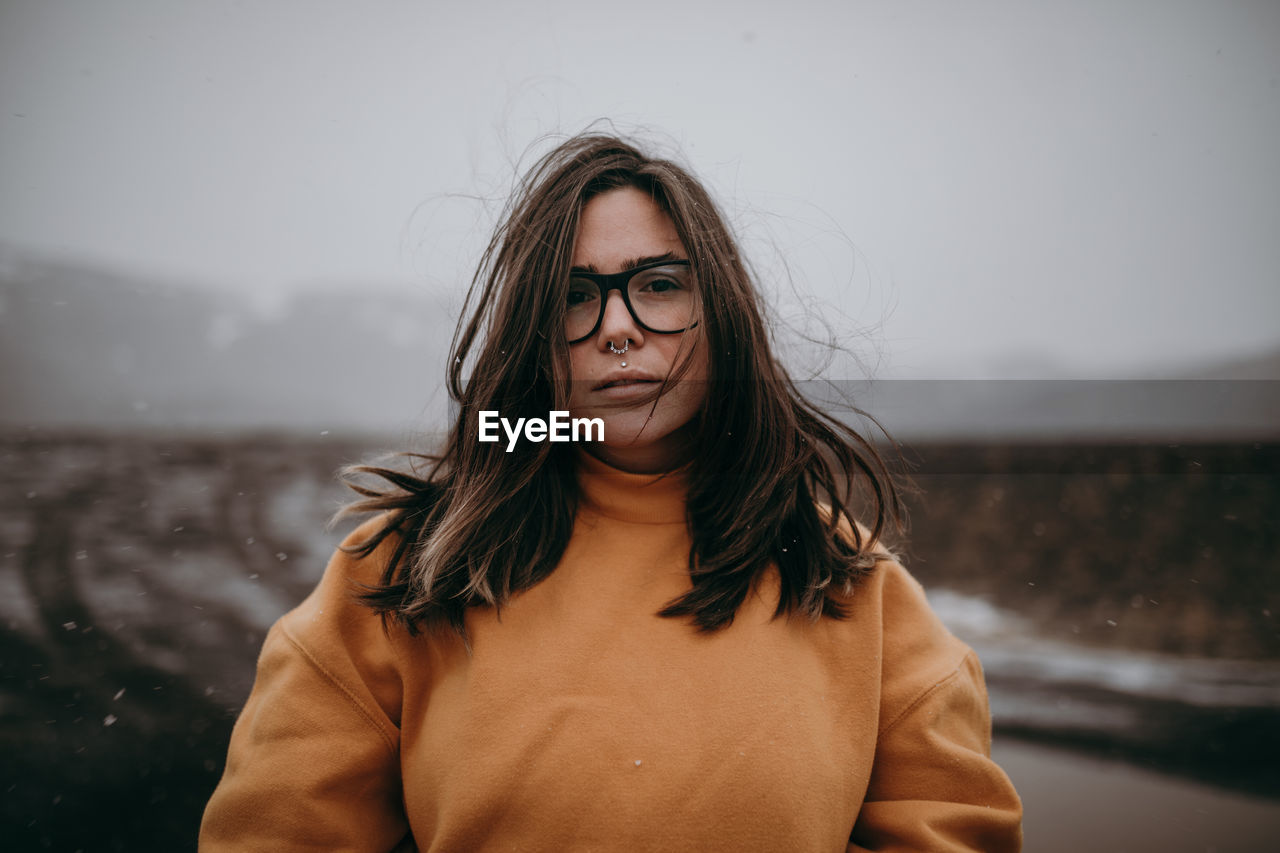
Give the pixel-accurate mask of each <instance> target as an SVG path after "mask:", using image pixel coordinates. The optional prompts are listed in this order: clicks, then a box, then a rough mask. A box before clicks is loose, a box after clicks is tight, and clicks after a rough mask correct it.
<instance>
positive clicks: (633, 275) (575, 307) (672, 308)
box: [564, 261, 698, 344]
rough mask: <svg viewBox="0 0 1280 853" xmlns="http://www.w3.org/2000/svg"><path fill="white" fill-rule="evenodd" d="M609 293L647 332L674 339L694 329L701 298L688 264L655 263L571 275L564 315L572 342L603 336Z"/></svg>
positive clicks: (567, 335) (567, 332)
mask: <svg viewBox="0 0 1280 853" xmlns="http://www.w3.org/2000/svg"><path fill="white" fill-rule="evenodd" d="M611 290H617V291H620V292H621V293H622V302H623V304H625V305H626V306H627V311H628V312H630V314H631V319H633V320H635V321H636V325H637V326H639V327H640V328H642V329H644V330H645V331H646V332H656V333H658V334H660V335H673V334H675V333H677V332H683V331H684V330H685V329H688V328H690V327H692V326H694V325H696V324H695V323H694V322H693V315H694V311H695V310H696V306H697V302H698V298H697V290H696V288H695V287H694V282H693V270H692V268H691V267H690V266H689V262H688V261H655V262H653V263H650V264H641V265H640V266H638V267H632V268H631V269H629V270H624V271H622V272H620V273H613V274H611V275H603V274H601V273H594V272H573V273H572V274H570V276H569V294H568V296H567V297H566V298H565V314H564V333H565V337H567V338H568V339H569V343H571V344H576V343H579V342H581V341H585V340H586V339H587V338H589V337H591V336H592V335H594V334H595V333H596V332H597V331H599V329H600V324H601V323H602V322H603V321H604V309H605V305H606V303H608V301H609V291H611Z"/></svg>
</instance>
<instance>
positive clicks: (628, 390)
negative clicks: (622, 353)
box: [591, 370, 662, 397]
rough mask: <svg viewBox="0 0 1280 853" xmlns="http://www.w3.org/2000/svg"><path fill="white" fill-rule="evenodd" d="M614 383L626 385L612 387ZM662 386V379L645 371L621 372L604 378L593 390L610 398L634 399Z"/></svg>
mask: <svg viewBox="0 0 1280 853" xmlns="http://www.w3.org/2000/svg"><path fill="white" fill-rule="evenodd" d="M613 382H618V383H625V384H619V385H611V384H610V383H613ZM661 384H662V380H661V379H659V378H658V377H656V376H651V375H649V374H648V373H645V372H643V371H639V370H620V371H615V372H613V373H610V374H608V375H607V376H605V377H604V378H602V379H601V380H600V381H599V382H598V383H596V385H595V387H594V388H592V389H591V390H592V391H593V392H595V393H597V394H604V395H605V396H608V397H634V396H643V395H646V394H648V393H650V391H651V390H652V389H653V386H655V385H661Z"/></svg>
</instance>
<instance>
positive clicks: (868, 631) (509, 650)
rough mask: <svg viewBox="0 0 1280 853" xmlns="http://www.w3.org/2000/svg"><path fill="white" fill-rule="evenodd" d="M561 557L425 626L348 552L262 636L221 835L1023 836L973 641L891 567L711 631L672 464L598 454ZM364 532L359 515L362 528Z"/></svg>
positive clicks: (210, 836) (710, 839) (210, 843)
mask: <svg viewBox="0 0 1280 853" xmlns="http://www.w3.org/2000/svg"><path fill="white" fill-rule="evenodd" d="M581 481H582V489H583V502H582V506H581V508H580V510H579V513H578V518H577V520H576V522H575V526H574V532H573V536H572V539H571V540H570V542H569V546H568V550H567V551H566V552H565V555H564V558H563V559H562V561H561V563H560V565H559V566H558V567H557V568H556V570H555V571H554V572H553V573H552V574H551V576H550V577H548V578H547V579H546V580H545V581H543V582H542V583H540V584H538V585H537V586H535V587H534V588H532V589H530V590H528V591H526V592H524V593H521V594H520V595H518V596H517V597H515V598H514V599H513V600H512V601H511V602H510V604H509V605H508V606H506V607H504V608H502V610H501V613H497V612H494V611H493V610H484V609H473V610H471V611H468V615H467V629H468V632H469V635H470V638H471V642H472V649H471V652H470V653H468V652H467V650H466V649H465V648H464V647H463V645H462V643H461V641H460V640H458V639H457V638H456V637H454V636H453V635H452V634H450V633H447V632H443V631H441V632H429V633H427V634H426V635H419V636H417V637H410V636H409V635H408V634H407V633H406V632H404V631H403V630H401V629H400V628H398V627H395V626H394V625H393V626H391V627H390V628H389V630H386V631H384V628H383V625H382V622H381V619H380V618H379V617H378V616H377V615H376V614H375V613H373V612H372V611H371V610H369V609H367V608H366V607H364V606H363V605H361V604H359V603H357V602H356V601H355V600H354V599H353V595H352V591H353V582H364V583H374V582H376V581H377V580H378V578H379V576H380V573H381V566H382V565H383V564H384V563H383V561H384V560H385V559H386V557H387V551H388V547H389V546H388V543H384V547H383V548H381V549H379V551H377V552H375V553H374V554H372V555H371V556H370V557H368V558H366V559H363V560H356V559H353V558H352V557H350V556H348V555H346V554H344V553H342V552H338V553H337V554H336V555H335V556H334V558H333V560H332V561H331V562H330V564H329V566H328V569H327V570H326V572H325V574H324V578H323V579H322V580H321V582H320V584H319V586H318V587H317V588H316V590H315V591H314V592H313V593H312V594H311V595H310V596H309V597H308V598H307V599H306V600H305V601H304V602H303V603H302V604H301V605H299V606H298V607H297V608H296V609H295V610H293V611H291V612H290V613H288V614H286V615H285V616H284V617H282V618H281V619H280V620H279V621H278V622H277V623H276V624H275V625H274V626H273V627H272V629H271V631H270V633H269V634H268V636H267V639H266V642H265V645H264V646H263V649H262V655H261V658H260V660H259V662H258V673H257V680H256V682H255V684H254V688H253V692H252V694H251V695H250V697H249V700H248V702H247V704H246V705H245V707H244V710H243V712H242V713H241V715H240V717H239V719H238V721H237V722H236V726H235V730H234V732H233V734H232V737H231V746H230V751H229V754H228V756H227V766H226V771H225V773H224V775H223V777H222V781H221V782H220V783H219V785H218V788H217V790H216V791H215V792H214V795H213V798H212V799H211V800H210V802H209V805H208V808H207V809H206V812H205V816H204V822H203V824H202V826H201V833H200V849H201V850H203V851H207V853H214V851H222V850H235V851H258V850H260V851H273V853H280V851H300V850H312V851H315V850H347V851H390V850H393V849H402V850H413V849H415V848H414V845H415V844H416V848H417V849H419V850H423V851H497V850H504V851H505V850H514V851H588V850H593V851H600V850H619V851H719V850H731V851H771V853H773V852H774V851H861V850H885V851H887V850H893V851H907V850H912V851H939V852H941V851H959V850H966V851H985V853H1000V851H1016V850H1018V849H1019V848H1020V844H1021V804H1020V802H1019V800H1018V796H1017V794H1016V793H1015V792H1014V789H1013V786H1012V785H1011V784H1010V782H1009V779H1008V777H1007V776H1006V775H1005V774H1004V773H1003V772H1002V771H1001V770H1000V768H999V767H998V766H996V765H995V764H994V763H993V762H992V761H991V759H990V758H989V752H990V718H989V714H988V708H987V696H986V690H985V686H984V684H983V678H982V670H981V668H980V666H979V663H978V660H977V658H976V657H975V656H974V654H973V652H972V651H971V650H970V649H969V648H968V647H966V646H965V645H964V644H963V643H961V642H960V641H959V640H957V639H956V638H955V637H953V636H952V635H951V634H949V633H948V632H947V630H946V629H945V628H944V627H943V626H942V624H941V623H940V622H939V621H938V619H937V618H936V617H935V616H934V614H933V613H932V611H931V610H930V609H929V606H928V604H927V603H926V601H925V597H924V594H923V592H922V590H921V588H920V586H919V584H917V583H916V582H915V581H914V580H913V579H912V578H911V577H910V576H909V575H908V574H907V572H906V571H905V570H904V569H903V568H902V567H901V566H899V565H897V564H896V563H882V564H881V565H880V567H879V568H878V569H877V570H876V572H875V573H874V575H872V576H871V577H870V578H868V579H866V580H865V581H864V582H863V583H862V584H861V585H860V586H859V587H858V588H857V589H856V590H855V591H854V592H853V594H852V595H851V596H850V597H849V604H850V611H851V613H850V617H849V618H848V619H847V620H842V621H837V620H833V619H825V618H824V619H823V620H821V621H819V622H816V623H815V622H811V621H810V620H808V619H806V618H804V617H800V616H793V617H791V618H780V619H775V618H773V611H774V606H775V603H776V601H777V585H776V580H775V581H774V582H773V583H767V582H766V583H764V584H762V585H761V586H760V589H759V591H758V593H757V594H755V595H753V596H752V597H750V598H749V599H748V600H747V602H746V603H745V604H744V605H743V607H742V609H741V610H740V611H739V612H738V615H737V618H736V619H735V620H734V622H733V624H732V625H731V626H730V627H728V628H726V629H724V630H722V631H719V632H717V633H714V634H710V635H700V634H698V633H697V632H695V631H694V629H693V628H691V627H690V626H689V625H688V624H687V623H686V622H684V621H681V620H674V619H664V618H660V617H658V616H656V615H655V613H656V612H657V611H658V610H660V609H661V608H662V606H663V605H664V604H666V603H667V602H668V601H670V600H671V599H672V598H674V597H676V596H677V595H679V594H680V593H682V592H684V591H685V590H687V589H688V588H689V585H690V581H689V577H688V571H687V556H688V553H689V547H690V540H689V534H688V531H687V529H686V525H685V519H684V496H685V492H684V486H683V484H682V483H681V481H680V480H679V479H678V478H677V477H665V478H656V477H651V476H643V475H633V474H626V473H622V472H619V471H616V470H615V469H612V468H609V467H607V466H605V465H604V464H603V463H599V462H596V461H594V460H592V459H590V458H586V459H585V462H584V467H583V469H582V473H581ZM368 532H369V527H368V526H366V527H365V528H362V529H361V530H360V531H357V533H356V534H355V536H357V537H363V536H364V535H366V534H367V533H368Z"/></svg>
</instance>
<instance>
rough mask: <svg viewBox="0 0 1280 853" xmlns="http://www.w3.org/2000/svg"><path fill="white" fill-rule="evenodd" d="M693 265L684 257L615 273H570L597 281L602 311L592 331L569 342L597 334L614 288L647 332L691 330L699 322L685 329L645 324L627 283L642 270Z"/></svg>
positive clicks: (572, 342)
mask: <svg viewBox="0 0 1280 853" xmlns="http://www.w3.org/2000/svg"><path fill="white" fill-rule="evenodd" d="M691 266H693V265H692V264H691V263H690V262H689V261H688V260H686V259H683V258H682V259H678V260H670V261H652V262H650V263H647V264H641V265H640V266H638V267H632V268H631V269H629V270H623V271H622V272H615V273H598V272H582V271H575V272H573V273H570V275H569V278H570V279H575V278H585V279H587V280H589V281H592V282H595V285H596V287H597V288H599V290H600V313H599V314H597V315H596V322H595V324H594V325H592V327H591V331H589V332H587V333H586V334H585V335H583V336H582V337H579V338H574V339H573V340H571V341H569V343H570V344H580V343H582V342H583V341H585V340H587V339H588V338H590V337H593V336H594V335H595V334H596V332H598V331H600V324H601V323H603V322H604V310H605V308H607V307H608V306H609V292H610V291H613V290H616V291H618V292H619V293H621V294H622V304H623V305H626V306H627V313H628V314H630V315H631V319H632V320H634V321H635V324H636V325H637V326H639V327H640V328H642V329H644V330H645V331H646V332H652V333H653V334H655V335H678V334H680V333H681V332H687V331H689V330H690V329H692V328H693V327H694V326H696V325H698V324H697V323H696V322H693V323H690V324H689V325H687V326H685V327H684V328H683V329H655V328H653V327H651V326H647V325H645V323H644V321H642V320H641V319H640V317H639V316H638V315H637V314H636V309H635V308H633V307H632V306H631V297H630V296H629V295H628V291H627V285H629V284H630V283H631V279H632V278H634V277H635V275H636V273H641V272H644V271H645V270H651V269H655V268H657V267H691Z"/></svg>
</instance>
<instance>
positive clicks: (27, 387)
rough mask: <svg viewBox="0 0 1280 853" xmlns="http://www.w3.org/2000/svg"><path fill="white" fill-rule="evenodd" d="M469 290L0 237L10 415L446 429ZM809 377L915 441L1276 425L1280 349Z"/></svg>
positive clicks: (2, 361) (2, 411)
mask: <svg viewBox="0 0 1280 853" xmlns="http://www.w3.org/2000/svg"><path fill="white" fill-rule="evenodd" d="M460 297H461V294H460V293H459V294H443V293H438V292H437V293H429V292H427V291H425V290H424V291H420V292H417V291H412V290H397V289H391V288H387V287H374V286H368V285H359V284H356V285H352V286H347V287H342V288H338V287H329V288H326V289H323V290H306V291H297V292H294V293H292V294H290V295H288V296H285V297H283V298H281V299H279V300H276V301H273V302H270V303H267V302H259V303H258V304H254V301H253V300H252V299H246V298H245V297H243V296H237V295H233V294H230V293H227V292H219V291H215V290H213V289H210V288H198V287H179V286H175V285H173V284H170V283H165V282H162V281H156V280H146V279H136V278H132V277H127V276H124V275H120V274H112V273H106V272H103V271H101V270H96V269H92V268H90V267H87V266H77V265H75V264H70V263H64V262H57V261H51V260H48V259H44V258H39V257H35V256H32V255H29V254H26V253H23V252H21V251H17V250H13V249H11V248H5V247H3V246H0V365H3V370H2V371H0V428H6V429H14V428H26V427H35V428H54V429H68V430H107V431H129V430H138V429H141V430H148V431H160V432H183V433H201V432H241V431H252V430H271V431H285V432H292V431H310V430H315V431H325V430H329V431H342V432H346V433H366V434H369V433H381V434H405V433H418V432H422V431H428V430H429V431H436V430H439V429H441V428H443V427H444V425H445V418H446V413H447V398H446V395H445V393H444V390H443V387H442V380H443V376H444V370H445V365H446V361H447V359H448V346H449V342H450V340H451V337H452V333H453V327H454V324H455V321H456V312H457V303H458V302H459V301H460ZM805 390H806V392H808V393H811V395H812V396H813V397H814V398H816V399H819V400H826V401H829V402H831V403H832V405H833V406H835V408H836V409H837V410H839V409H840V407H841V405H842V401H848V400H852V401H853V402H854V403H855V404H857V405H858V406H859V407H861V408H863V409H865V410H866V411H869V412H871V413H872V414H873V415H875V416H876V417H877V418H878V419H880V420H881V421H882V422H883V423H884V424H885V425H886V426H887V427H888V428H889V430H890V431H891V432H892V433H893V434H894V435H895V436H897V437H902V438H930V439H939V438H942V439H953V438H960V439H972V440H1002V441H1003V440H1019V439H1031V440H1062V439H1090V440H1093V439H1102V440H1114V439H1122V440H1160V441H1173V440H1200V439H1209V440H1217V439H1228V440H1259V439H1263V440H1273V439H1277V438H1280V350H1275V351H1271V352H1268V353H1264V354H1262V355H1260V356H1258V357H1255V358H1250V359H1241V360H1237V361H1232V362H1229V363H1225V364H1221V365H1209V366H1205V367H1203V368H1199V369H1196V370H1194V371H1188V372H1183V373H1181V374H1179V375H1176V376H1175V375H1170V376H1168V377H1166V378H1163V379H1160V378H1157V379H1143V380H1134V381H1127V380H1109V381H1084V380H876V381H867V382H860V381H849V382H838V383H834V384H828V383H821V382H813V383H807V384H806V385H805Z"/></svg>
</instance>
